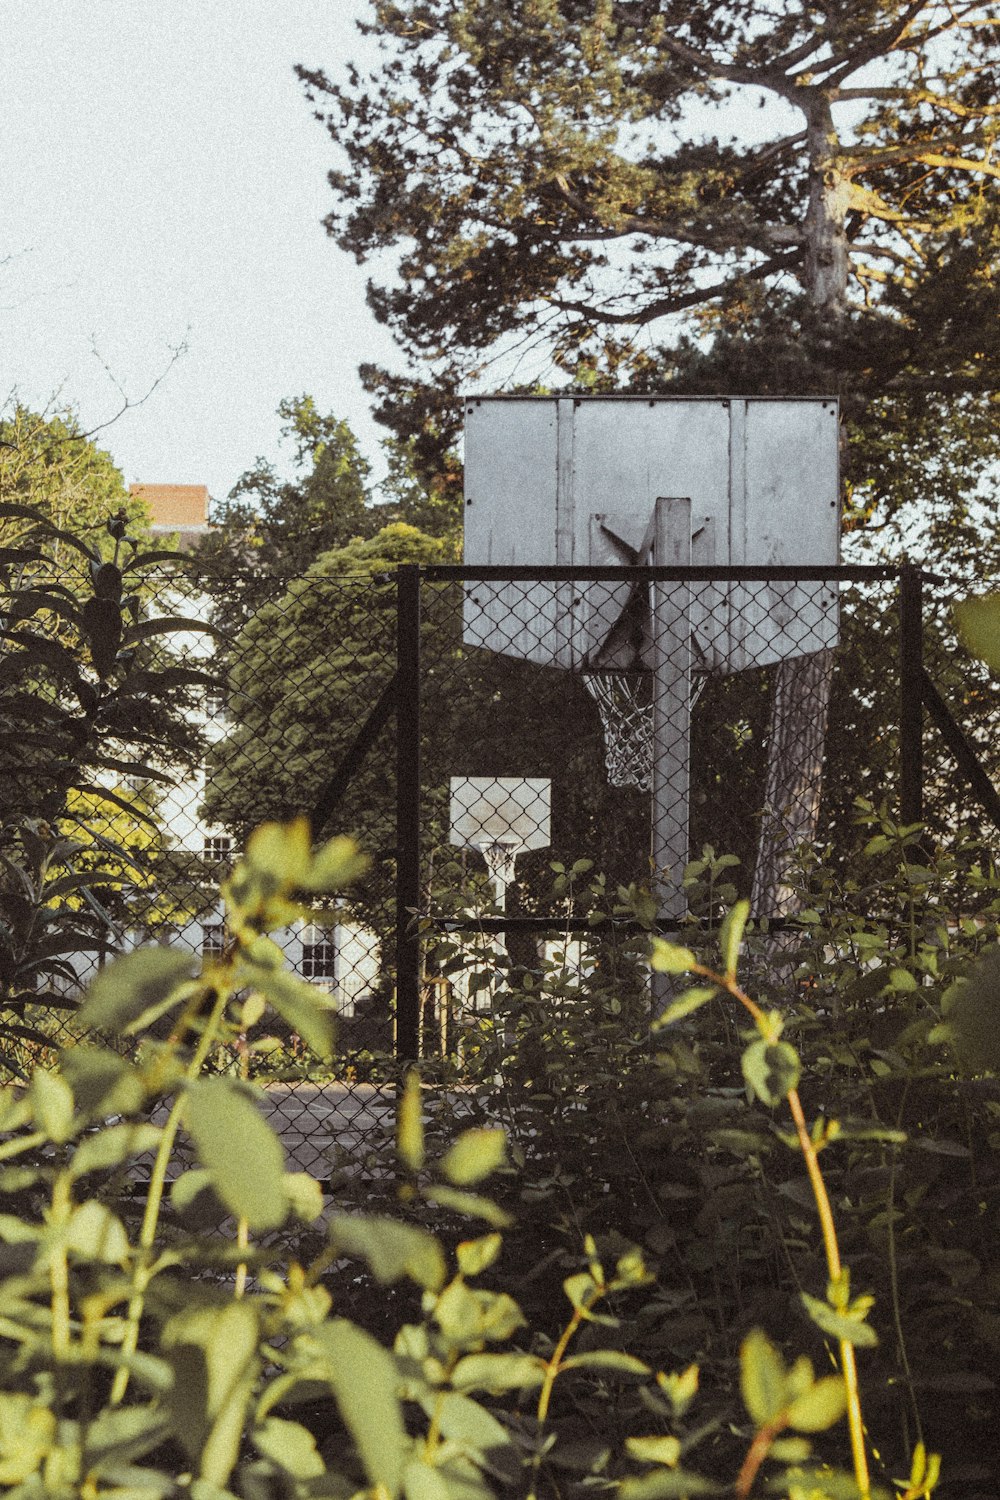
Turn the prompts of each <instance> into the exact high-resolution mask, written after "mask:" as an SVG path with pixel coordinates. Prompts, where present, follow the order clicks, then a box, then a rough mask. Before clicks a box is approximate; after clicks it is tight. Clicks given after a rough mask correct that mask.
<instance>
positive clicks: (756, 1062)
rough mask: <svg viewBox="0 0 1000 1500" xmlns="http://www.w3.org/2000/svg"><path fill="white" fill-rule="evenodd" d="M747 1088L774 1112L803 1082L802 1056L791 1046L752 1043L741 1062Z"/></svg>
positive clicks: (762, 1041)
mask: <svg viewBox="0 0 1000 1500" xmlns="http://www.w3.org/2000/svg"><path fill="white" fill-rule="evenodd" d="M740 1061H741V1066H742V1068H743V1077H744V1078H745V1079H746V1081H747V1086H748V1087H749V1088H750V1089H751V1090H752V1092H753V1093H755V1094H756V1095H757V1098H758V1099H760V1100H762V1101H763V1103H764V1104H766V1105H767V1106H768V1107H769V1108H770V1109H774V1108H775V1107H776V1106H777V1105H779V1104H780V1103H781V1102H782V1100H783V1099H784V1098H785V1096H786V1095H787V1094H788V1093H789V1092H790V1090H792V1089H794V1088H796V1087H797V1086H798V1082H799V1074H800V1070H801V1065H800V1063H799V1055H798V1053H797V1052H796V1050H795V1048H794V1047H792V1046H790V1045H789V1043H788V1042H766V1041H764V1039H763V1037H759V1038H758V1039H757V1041H755V1042H751V1043H750V1045H749V1047H747V1049H746V1051H745V1052H744V1053H743V1056H742V1058H741V1059H740Z"/></svg>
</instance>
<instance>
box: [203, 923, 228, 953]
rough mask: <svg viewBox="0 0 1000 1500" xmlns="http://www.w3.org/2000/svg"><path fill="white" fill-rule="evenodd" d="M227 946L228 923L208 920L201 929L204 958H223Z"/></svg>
mask: <svg viewBox="0 0 1000 1500" xmlns="http://www.w3.org/2000/svg"><path fill="white" fill-rule="evenodd" d="M225 947H226V924H225V923H224V922H206V923H205V924H204V926H203V927H202V929H201V956H202V958H205V959H208V958H221V957H222V954H223V952H224V950H225Z"/></svg>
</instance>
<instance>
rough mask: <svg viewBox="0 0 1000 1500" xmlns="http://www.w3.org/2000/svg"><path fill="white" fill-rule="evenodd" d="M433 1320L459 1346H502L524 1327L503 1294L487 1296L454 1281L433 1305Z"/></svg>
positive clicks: (516, 1309)
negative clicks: (485, 1343) (499, 1344)
mask: <svg viewBox="0 0 1000 1500" xmlns="http://www.w3.org/2000/svg"><path fill="white" fill-rule="evenodd" d="M434 1320H435V1322H436V1323H437V1325H438V1327H439V1328H440V1329H441V1332H442V1333H443V1334H444V1335H445V1337H446V1338H447V1339H449V1340H450V1341H451V1342H452V1343H454V1344H457V1345H460V1346H468V1345H477V1344H478V1345H481V1344H483V1343H484V1342H489V1343H502V1342H503V1341H504V1339H509V1338H510V1336H511V1335H512V1334H513V1333H514V1332H515V1331H516V1330H517V1329H518V1328H521V1327H523V1326H524V1314H523V1313H522V1312H521V1309H520V1308H519V1307H518V1305H517V1303H516V1302H515V1301H514V1299H513V1297H510V1296H508V1295H507V1293H506V1292H488V1291H482V1290H480V1289H479V1288H474V1287H470V1286H467V1285H466V1284H465V1282H464V1281H458V1280H456V1281H453V1282H451V1283H450V1284H449V1285H448V1286H447V1287H445V1289H444V1291H443V1292H442V1293H441V1295H440V1297H439V1298H438V1299H437V1302H436V1303H435V1304H434Z"/></svg>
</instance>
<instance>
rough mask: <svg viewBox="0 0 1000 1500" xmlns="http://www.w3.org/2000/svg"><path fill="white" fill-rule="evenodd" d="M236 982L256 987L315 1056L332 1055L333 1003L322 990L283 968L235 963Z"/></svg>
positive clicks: (334, 1008) (334, 1007)
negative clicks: (236, 964)
mask: <svg viewBox="0 0 1000 1500" xmlns="http://www.w3.org/2000/svg"><path fill="white" fill-rule="evenodd" d="M236 984H237V985H238V986H241V987H242V986H248V987H251V988H253V989H255V990H258V991H259V992H260V994H262V995H263V996H264V997H265V998H266V1000H267V1001H268V1003H269V1004H270V1005H272V1006H273V1008H274V1009H275V1010H276V1011H277V1012H278V1015H279V1016H281V1017H282V1019H283V1020H285V1021H287V1022H288V1024H289V1026H290V1027H291V1028H292V1030H293V1031H297V1032H298V1034H299V1036H300V1037H301V1038H302V1040H303V1041H304V1042H305V1044H306V1046H307V1047H308V1048H309V1050H310V1052H312V1053H314V1055H315V1056H316V1057H319V1058H323V1059H324V1060H326V1059H329V1058H330V1057H332V1056H333V1037H334V1013H335V1010H336V1006H335V1005H334V1002H333V1001H332V1000H331V999H330V996H329V995H327V994H326V993H325V992H324V991H323V990H320V989H317V988H316V986H315V985H313V984H309V983H308V982H307V981H306V980H305V979H299V978H298V977H297V976H296V975H294V974H289V972H288V971H287V969H271V968H265V967H264V966H263V965H260V964H239V965H238V967H237V970H236Z"/></svg>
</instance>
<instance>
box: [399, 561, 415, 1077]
mask: <svg viewBox="0 0 1000 1500" xmlns="http://www.w3.org/2000/svg"><path fill="white" fill-rule="evenodd" d="M419 906H420V567H419V564H417V563H406V564H404V565H403V566H401V567H400V568H398V569H397V571H396V1056H397V1057H399V1058H403V1059H406V1060H415V1059H416V1058H417V1057H418V1056H419V1054H420V937H419V934H418V933H417V930H416V912H417V909H418V908H419Z"/></svg>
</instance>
